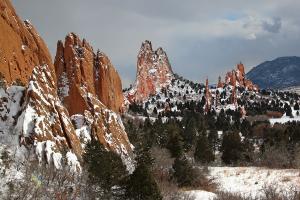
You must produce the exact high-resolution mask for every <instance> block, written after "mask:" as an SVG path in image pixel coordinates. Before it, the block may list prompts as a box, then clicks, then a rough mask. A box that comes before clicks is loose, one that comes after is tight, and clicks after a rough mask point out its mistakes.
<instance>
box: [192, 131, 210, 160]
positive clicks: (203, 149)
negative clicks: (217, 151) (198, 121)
mask: <svg viewBox="0 0 300 200" xmlns="http://www.w3.org/2000/svg"><path fill="white" fill-rule="evenodd" d="M194 157H195V159H196V160H197V161H199V162H201V163H210V162H212V161H214V160H215V156H214V153H213V149H212V147H211V145H210V144H209V142H208V138H207V136H206V134H205V133H202V134H200V136H199V138H198V141H197V145H196V150H195V153H194Z"/></svg>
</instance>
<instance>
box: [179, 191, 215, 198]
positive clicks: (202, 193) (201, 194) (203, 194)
mask: <svg viewBox="0 0 300 200" xmlns="http://www.w3.org/2000/svg"><path fill="white" fill-rule="evenodd" d="M185 193H187V194H188V195H189V196H190V197H191V198H195V200H213V199H214V198H216V197H217V195H216V194H215V193H212V192H207V191H204V190H191V191H187V192H185Z"/></svg>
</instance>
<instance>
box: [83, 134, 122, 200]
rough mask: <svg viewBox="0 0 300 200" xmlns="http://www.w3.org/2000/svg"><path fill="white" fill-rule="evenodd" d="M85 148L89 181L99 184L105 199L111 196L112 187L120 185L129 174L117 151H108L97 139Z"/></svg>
mask: <svg viewBox="0 0 300 200" xmlns="http://www.w3.org/2000/svg"><path fill="white" fill-rule="evenodd" d="M85 150H86V153H85V154H84V156H83V158H84V161H85V164H86V165H87V166H86V167H87V171H88V177H89V183H90V184H91V185H96V186H99V187H96V188H97V189H99V188H100V190H99V191H98V193H99V195H102V196H101V197H102V198H103V199H109V198H111V197H112V195H113V192H112V187H113V186H118V185H120V184H121V181H122V180H123V179H124V178H125V177H126V176H127V171H126V167H125V166H124V165H123V162H122V160H121V158H120V157H119V156H118V155H117V154H116V153H114V152H111V151H107V150H106V149H105V148H104V146H102V145H101V144H100V143H99V141H96V140H95V139H93V140H92V141H91V142H90V143H88V144H87V145H86V148H85ZM95 192H96V193H97V191H95Z"/></svg>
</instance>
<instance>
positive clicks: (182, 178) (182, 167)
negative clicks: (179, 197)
mask: <svg viewBox="0 0 300 200" xmlns="http://www.w3.org/2000/svg"><path fill="white" fill-rule="evenodd" d="M172 168H173V177H174V178H175V180H176V182H177V184H178V186H179V187H188V186H193V185H194V183H195V181H197V180H196V179H197V178H198V175H197V172H196V170H195V169H193V167H192V165H191V164H190V163H189V161H188V160H187V158H186V157H181V158H176V159H175V161H174V163H173V166H172Z"/></svg>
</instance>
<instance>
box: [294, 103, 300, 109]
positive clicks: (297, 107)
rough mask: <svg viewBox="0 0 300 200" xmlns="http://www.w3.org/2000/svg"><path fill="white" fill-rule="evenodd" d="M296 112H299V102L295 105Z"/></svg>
mask: <svg viewBox="0 0 300 200" xmlns="http://www.w3.org/2000/svg"><path fill="white" fill-rule="evenodd" d="M294 110H299V104H298V103H297V102H296V103H295V105H294Z"/></svg>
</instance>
